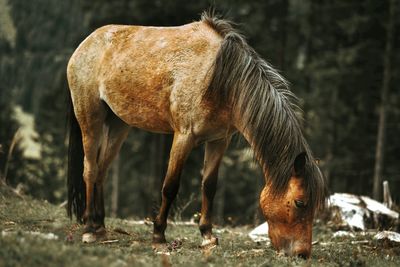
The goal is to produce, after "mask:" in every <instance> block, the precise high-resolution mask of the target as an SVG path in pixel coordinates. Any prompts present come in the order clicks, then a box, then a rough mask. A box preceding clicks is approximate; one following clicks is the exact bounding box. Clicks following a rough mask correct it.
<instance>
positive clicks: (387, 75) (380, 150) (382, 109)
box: [373, 0, 396, 200]
mask: <svg viewBox="0 0 400 267" xmlns="http://www.w3.org/2000/svg"><path fill="white" fill-rule="evenodd" d="M395 15H396V0H390V4H389V18H388V23H387V29H386V46H385V52H384V58H383V66H384V71H383V80H382V89H381V103H380V106H379V123H378V136H377V141H376V154H375V168H374V177H373V197H374V198H375V199H376V200H380V199H381V196H382V175H383V165H384V154H385V139H386V113H387V107H388V103H389V102H388V96H389V89H390V80H391V76H392V73H391V71H392V57H393V55H392V54H393V35H394V25H395Z"/></svg>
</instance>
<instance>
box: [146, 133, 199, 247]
mask: <svg viewBox="0 0 400 267" xmlns="http://www.w3.org/2000/svg"><path fill="white" fill-rule="evenodd" d="M193 145H194V140H193V136H192V135H191V134H180V133H175V135H174V141H173V143H172V148H171V152H170V156H169V163H168V170H167V174H166V176H165V179H164V183H163V188H162V201H161V207H160V211H159V213H158V215H157V217H156V219H155V221H154V231H153V247H155V248H156V247H157V245H158V244H162V243H165V242H166V240H165V229H166V227H167V217H168V212H169V209H170V207H171V204H172V201H173V200H174V199H175V197H176V194H177V193H178V189H179V180H180V175H181V171H182V168H183V165H184V162H185V160H186V158H187V156H188V155H189V152H190V151H191V150H192V148H193Z"/></svg>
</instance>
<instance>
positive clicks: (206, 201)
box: [199, 138, 230, 247]
mask: <svg viewBox="0 0 400 267" xmlns="http://www.w3.org/2000/svg"><path fill="white" fill-rule="evenodd" d="M229 141H230V138H226V139H220V140H216V141H212V142H207V143H206V151H205V156H204V168H203V181H202V205H201V218H200V223H199V228H200V232H201V235H202V236H203V242H202V244H201V246H202V247H208V246H214V245H218V239H217V238H216V237H215V236H214V235H213V234H212V220H211V217H212V206H213V200H214V196H215V192H216V189H217V180H218V169H219V165H220V162H221V159H222V157H223V154H224V152H225V150H226V148H227V146H228V144H229Z"/></svg>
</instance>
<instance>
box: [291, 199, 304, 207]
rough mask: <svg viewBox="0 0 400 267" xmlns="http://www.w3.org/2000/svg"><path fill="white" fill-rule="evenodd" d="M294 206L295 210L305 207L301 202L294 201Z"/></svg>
mask: <svg viewBox="0 0 400 267" xmlns="http://www.w3.org/2000/svg"><path fill="white" fill-rule="evenodd" d="M294 204H295V205H296V207H297V208H304V207H305V206H306V204H305V203H304V201H303V200H295V201H294Z"/></svg>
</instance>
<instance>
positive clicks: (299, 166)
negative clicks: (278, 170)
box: [293, 152, 307, 176]
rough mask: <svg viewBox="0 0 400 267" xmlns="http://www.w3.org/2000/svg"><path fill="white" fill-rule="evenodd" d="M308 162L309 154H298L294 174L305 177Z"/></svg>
mask: <svg viewBox="0 0 400 267" xmlns="http://www.w3.org/2000/svg"><path fill="white" fill-rule="evenodd" d="M306 160H307V154H306V153H305V152H302V153H300V154H298V155H297V157H296V158H295V160H294V164H293V167H294V174H295V175H296V176H303V175H304V169H305V166H306Z"/></svg>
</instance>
